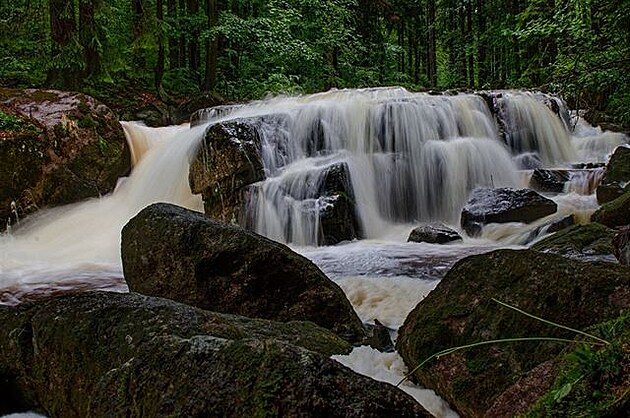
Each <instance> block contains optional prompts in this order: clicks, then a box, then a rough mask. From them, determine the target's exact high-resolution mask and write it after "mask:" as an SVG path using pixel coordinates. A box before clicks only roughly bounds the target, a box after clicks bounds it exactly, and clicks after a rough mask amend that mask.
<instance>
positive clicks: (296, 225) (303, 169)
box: [198, 88, 575, 245]
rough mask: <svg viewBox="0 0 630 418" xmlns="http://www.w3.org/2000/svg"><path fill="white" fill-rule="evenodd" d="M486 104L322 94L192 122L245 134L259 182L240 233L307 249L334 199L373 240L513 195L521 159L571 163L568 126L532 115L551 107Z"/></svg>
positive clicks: (518, 99) (382, 91)
mask: <svg viewBox="0 0 630 418" xmlns="http://www.w3.org/2000/svg"><path fill="white" fill-rule="evenodd" d="M493 94H494V101H495V105H494V106H493V109H490V108H489V107H488V104H487V103H488V101H487V98H484V97H483V96H482V95H480V94H458V95H454V96H449V95H430V94H426V93H410V92H408V91H407V90H405V89H402V88H378V89H364V90H341V91H338V90H333V91H330V92H326V93H320V94H316V95H311V96H298V97H288V98H287V97H281V98H274V99H270V100H267V101H261V102H255V103H252V104H250V105H247V106H230V107H221V108H219V109H215V110H206V111H205V112H202V113H200V114H199V115H198V118H199V119H200V120H204V118H205V119H206V120H207V121H212V122H217V121H220V120H226V119H240V120H243V121H244V120H247V123H251V124H253V125H254V126H255V127H256V129H257V131H258V133H259V136H260V138H261V142H262V143H261V146H260V147H261V160H262V163H263V167H264V173H265V180H264V181H262V182H259V183H256V184H253V185H251V187H250V190H249V198H248V203H247V210H246V216H247V218H248V219H247V221H246V225H247V226H248V227H250V228H251V229H254V230H255V231H256V232H258V233H261V234H263V235H266V236H268V237H271V238H273V239H276V240H279V241H282V242H288V243H294V244H297V245H314V244H317V243H320V242H321V213H322V211H325V210H327V208H330V206H331V205H333V206H334V204H335V203H334V202H335V199H337V198H338V196H339V195H340V194H343V195H348V196H350V197H351V199H352V201H353V203H354V208H353V210H354V212H355V213H354V215H355V216H356V218H357V222H358V225H359V230H360V235H361V236H362V237H367V238H377V237H379V236H382V235H383V234H384V233H386V231H388V230H389V229H390V228H391V226H392V225H394V224H400V223H413V222H419V221H432V220H439V221H443V222H446V223H450V224H456V223H457V222H458V219H459V212H460V209H461V207H462V206H463V205H464V203H465V202H466V200H467V198H468V195H469V193H470V191H471V190H473V189H474V188H476V187H479V186H490V187H502V186H511V187H520V186H523V182H522V180H521V177H522V176H519V174H518V170H519V168H520V167H519V163H521V164H522V163H523V161H525V160H526V159H529V160H532V161H536V165H537V166H556V165H563V164H567V163H568V162H570V161H572V160H573V159H574V156H575V150H574V149H573V145H572V143H571V141H570V135H569V131H568V129H567V123H566V122H565V121H563V119H561V118H560V117H558V116H557V115H556V114H554V112H553V111H552V110H550V109H549V108H548V107H547V106H546V105H545V104H544V103H543V102H544V101H545V100H546V101H550V102H551V103H553V104H554V106H555V107H556V108H557V107H558V106H560V105H559V104H558V103H559V99H557V98H552V99H553V100H552V99H549V98H548V97H547V96H541V95H538V96H536V95H533V94H530V93H524V92H512V91H505V92H499V93H493ZM540 97H543V98H545V100H542V99H541V98H540ZM497 109H498V110H497ZM561 109H564V108H561ZM560 113H561V114H564V113H566V112H564V110H562V112H560ZM567 114H568V113H567ZM332 169H335V170H342V171H344V172H345V176H346V177H347V185H346V186H347V188H342V190H337V191H334V190H333V191H330V190H325V189H327V185H326V178H327V176H329V173H330V172H331V170H332Z"/></svg>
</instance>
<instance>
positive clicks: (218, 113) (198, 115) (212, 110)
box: [190, 104, 244, 127]
mask: <svg viewBox="0 0 630 418" xmlns="http://www.w3.org/2000/svg"><path fill="white" fill-rule="evenodd" d="M243 106H244V105H242V104H231V105H229V104H227V105H219V106H213V107H207V108H203V109H198V110H196V111H195V112H193V113H192V115H190V126H191V127H194V126H197V125H201V124H203V123H206V122H208V121H210V120H211V119H214V118H219V117H222V116H227V115H229V114H230V113H232V112H233V111H235V110H238V109H240V108H242V107H243Z"/></svg>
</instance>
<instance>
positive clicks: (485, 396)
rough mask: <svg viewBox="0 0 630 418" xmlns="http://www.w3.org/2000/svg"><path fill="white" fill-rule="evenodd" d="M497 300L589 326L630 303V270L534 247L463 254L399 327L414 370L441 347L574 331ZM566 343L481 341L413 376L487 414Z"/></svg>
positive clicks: (463, 406)
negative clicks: (495, 403) (542, 250)
mask: <svg viewBox="0 0 630 418" xmlns="http://www.w3.org/2000/svg"><path fill="white" fill-rule="evenodd" d="M492 298H496V299H498V300H501V301H504V302H506V303H509V304H511V305H513V306H516V307H518V308H520V309H523V310H525V311H527V312H530V313H532V314H535V315H538V316H540V317H543V318H546V319H550V320H552V321H554V322H558V323H561V324H564V325H568V326H571V327H574V328H577V329H584V328H586V327H588V326H590V325H593V324H595V323H598V322H601V321H604V320H608V319H610V318H614V317H616V316H617V315H618V314H619V312H620V311H621V310H623V309H628V308H630V269H629V268H628V267H624V266H619V265H616V264H612V263H605V262H590V263H585V262H581V261H576V260H571V259H568V258H564V257H561V256H558V255H554V254H544V253H539V252H536V251H532V250H521V251H515V250H498V251H494V252H491V253H488V254H484V255H479V256H472V257H468V258H465V259H463V260H461V261H459V262H458V263H457V264H456V265H455V266H454V267H453V268H452V269H451V270H450V271H449V272H448V273H447V275H446V276H445V278H444V279H443V280H442V281H441V282H440V284H439V285H438V286H437V287H436V288H435V290H433V291H432V292H431V293H430V294H429V295H428V296H427V297H426V298H425V299H424V300H423V301H422V302H420V304H418V306H417V307H416V308H415V309H414V310H413V311H412V312H411V313H410V315H409V316H408V317H407V319H406V320H405V323H404V325H403V326H402V327H401V329H400V333H399V337H398V341H397V344H396V347H397V349H398V351H399V353H400V354H401V356H402V357H403V359H404V361H405V363H406V364H407V366H408V367H410V368H413V367H415V366H416V365H417V364H419V363H420V362H421V361H422V360H424V359H426V358H428V357H429V356H431V355H432V354H434V353H436V352H439V351H441V350H444V349H447V348H451V347H457V346H462V345H466V344H471V343H475V342H478V341H487V340H494V339H500V338H515V337H536V336H552V337H560V338H573V336H574V335H573V334H572V333H571V332H569V331H566V330H562V329H558V328H555V327H552V326H549V325H546V324H543V323H541V322H539V321H536V320H534V319H532V318H529V317H527V316H524V315H522V314H518V313H516V312H514V311H512V310H510V309H507V308H504V307H501V306H500V305H498V304H497V303H495V302H493V301H492V300H491V299H492ZM563 348H564V345H563V344H561V343H553V342H542V341H531V342H520V343H509V344H507V343H505V344H496V345H491V346H483V347H478V348H474V349H470V350H466V351H461V352H458V353H455V354H453V355H447V356H443V357H441V358H440V359H439V360H436V361H434V362H432V363H430V364H428V365H426V367H425V368H424V369H423V370H419V371H418V372H416V374H415V375H414V378H415V379H417V380H418V381H419V382H420V383H422V384H423V385H424V386H426V387H428V388H431V389H434V390H435V391H436V392H437V393H438V394H440V395H441V396H442V397H444V398H445V399H446V400H447V401H448V402H450V403H451V405H452V406H453V407H454V408H455V409H456V410H457V411H459V412H460V413H461V414H463V415H466V416H484V414H486V412H487V411H488V410H489V409H490V408H491V407H492V405H493V403H494V402H495V400H496V399H497V398H498V397H499V396H500V395H501V394H502V393H503V392H505V391H506V390H507V389H508V388H510V387H511V386H513V385H514V384H515V383H516V382H518V381H519V380H520V379H522V378H524V377H526V376H527V375H528V374H529V372H530V371H532V370H533V369H534V368H535V367H537V366H538V365H540V364H541V363H543V362H545V361H546V360H549V359H551V358H554V357H555V356H556V355H557V354H558V353H559V352H560V351H561V350H562V349H563ZM480 365H484V367H481V366H480ZM528 396H532V394H531V393H530V395H528ZM535 400H536V399H535V397H534V398H533V399H528V400H526V402H524V403H525V404H526V405H531V404H532V403H533V402H534V401H535ZM512 412H514V411H512Z"/></svg>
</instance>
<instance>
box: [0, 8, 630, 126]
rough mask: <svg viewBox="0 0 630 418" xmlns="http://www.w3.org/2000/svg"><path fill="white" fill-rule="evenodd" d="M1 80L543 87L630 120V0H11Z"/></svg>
mask: <svg viewBox="0 0 630 418" xmlns="http://www.w3.org/2000/svg"><path fill="white" fill-rule="evenodd" d="M0 85H2V86H7V87H54V88H60V89H67V90H78V91H82V92H85V93H88V94H91V95H93V96H95V97H97V98H100V99H101V100H104V101H105V102H106V103H109V102H111V101H112V100H114V98H122V97H129V96H130V95H143V94H144V95H146V94H150V95H153V96H155V97H157V98H159V99H160V100H162V101H163V102H166V103H177V102H178V101H179V102H181V101H182V100H184V99H185V98H189V97H193V96H195V95H199V94H202V93H205V94H208V93H210V94H211V95H212V96H213V97H216V98H217V101H219V102H223V101H228V102H230V101H244V100H250V99H259V98H262V97H265V96H266V95H268V94H276V93H312V92H317V91H322V90H327V89H330V88H333V87H335V88H349V87H375V86H385V85H400V86H403V87H406V88H408V89H410V90H414V91H422V90H431V89H438V90H446V89H501V88H536V89H541V90H543V91H552V92H555V93H559V94H560V95H562V96H563V97H564V98H565V99H566V100H567V101H568V103H569V105H570V106H571V107H572V108H574V109H578V108H579V109H587V110H588V117H589V119H590V120H591V122H594V123H604V124H613V125H615V124H616V125H617V127H619V128H621V129H628V128H629V127H630V1H627V0H561V1H558V0H520V1H517V0H417V1H410V0H266V1H265V0H233V1H217V0H111V1H107V0H0Z"/></svg>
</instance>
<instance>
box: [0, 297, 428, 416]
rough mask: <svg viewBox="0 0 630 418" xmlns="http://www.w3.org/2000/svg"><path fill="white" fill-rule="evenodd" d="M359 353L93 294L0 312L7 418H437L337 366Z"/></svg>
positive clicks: (235, 321) (305, 326) (291, 331)
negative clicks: (22, 417) (26, 416)
mask: <svg viewBox="0 0 630 418" xmlns="http://www.w3.org/2000/svg"><path fill="white" fill-rule="evenodd" d="M348 349H349V346H348V345H347V343H345V342H344V341H343V340H341V339H340V338H338V337H337V336H335V335H334V334H333V333H331V332H329V331H327V330H325V329H322V328H320V327H317V326H316V325H314V324H312V323H308V322H291V323H286V324H285V323H276V322H271V321H265V320H256V319H248V318H242V317H238V316H233V315H226V314H217V313H212V312H207V311H202V310H200V309H196V308H193V307H190V306H186V305H183V304H179V303H176V302H173V301H169V300H166V299H160V298H153V297H147V296H142V295H138V294H118V293H105V292H93V293H84V294H80V295H74V296H64V297H61V298H58V299H54V300H51V301H46V302H40V303H36V304H31V305H22V306H19V307H17V308H7V307H0V379H1V380H0V381H2V382H4V384H5V386H6V387H7V388H8V389H10V390H9V391H7V392H3V394H2V398H3V401H2V402H3V403H2V404H0V405H3V406H4V408H5V409H4V410H2V411H0V412H1V413H4V412H11V411H15V410H19V409H23V408H29V409H36V410H39V411H42V412H45V413H46V414H47V415H48V416H63V417H84V416H115V417H140V416H226V417H237V416H238V417H240V416H307V415H315V416H357V417H358V416H409V417H411V416H429V415H428V413H426V412H425V411H424V410H423V409H422V408H421V407H420V405H418V404H417V403H416V402H415V401H414V400H413V399H411V398H410V397H409V396H407V395H406V394H404V393H402V392H400V391H398V390H397V389H395V388H393V387H392V386H390V385H387V384H383V383H378V382H376V381H373V380H371V379H369V378H367V377H364V376H360V375H358V374H356V373H354V372H352V371H351V370H349V369H347V368H345V367H343V366H342V365H341V364H339V363H337V362H335V361H333V360H331V359H330V358H329V356H330V355H331V354H332V353H338V352H346V351H348Z"/></svg>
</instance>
